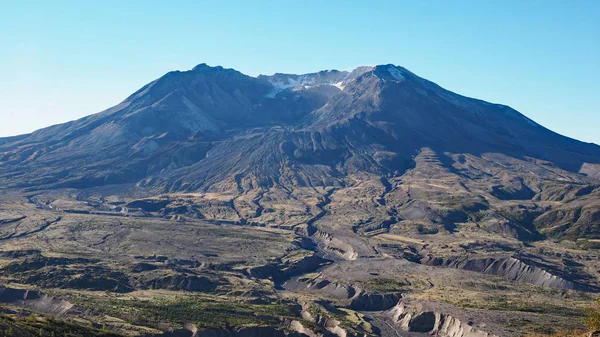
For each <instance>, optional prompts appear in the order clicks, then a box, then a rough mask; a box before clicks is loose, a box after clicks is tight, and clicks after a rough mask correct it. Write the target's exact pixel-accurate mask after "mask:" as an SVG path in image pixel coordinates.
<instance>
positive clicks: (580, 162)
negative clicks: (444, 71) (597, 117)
mask: <svg viewBox="0 0 600 337" xmlns="http://www.w3.org/2000/svg"><path fill="white" fill-rule="evenodd" d="M599 179H600V146H598V145H595V144H588V143H582V142H579V141H577V140H574V139H570V138H567V137H564V136H561V135H559V134H556V133H554V132H552V131H550V130H547V129H545V128H544V127H542V126H541V125H539V124H537V123H535V122H534V121H532V120H530V119H529V118H527V117H525V116H524V115H522V114H520V113H519V112H517V111H515V110H513V109H511V108H510V107H508V106H504V105H500V104H492V103H488V102H484V101H480V100H476V99H472V98H468V97H464V96H460V95H458V94H455V93H452V92H450V91H448V90H446V89H443V88H441V87H439V86H437V85H436V84H434V83H432V82H429V81H427V80H425V79H422V78H420V77H418V76H417V75H415V74H413V73H411V72H410V71H408V70H407V69H405V68H402V67H397V66H394V65H380V66H374V67H360V68H357V69H355V70H354V71H351V72H345V71H336V70H331V71H321V72H317V73H312V74H304V75H292V74H275V75H272V76H265V75H261V76H258V77H250V76H246V75H244V74H242V73H240V72H238V71H235V70H232V69H224V68H222V67H210V66H207V65H205V64H201V65H198V66H197V67H195V68H194V69H193V70H190V71H184V72H180V71H175V72H171V73H168V74H166V75H165V76H163V77H161V78H159V79H157V80H156V81H154V82H152V83H149V84H148V85H146V86H144V87H143V88H141V89H140V90H138V91H137V92H136V93H134V94H133V95H131V96H130V97H128V98H127V99H126V100H125V101H123V102H122V103H121V104H119V105H117V106H115V107H112V108H110V109H108V110H105V111H103V112H100V113H98V114H94V115H90V116H89V117H86V118H83V119H80V120H77V121H73V122H69V123H66V124H62V125H56V126H51V127H49V128H46V129H42V130H39V131H36V132H34V133H32V134H29V135H23V136H18V137H11V138H0V190H1V192H2V195H1V196H0V284H2V287H1V288H0V308H2V312H3V314H2V315H3V316H2V317H0V318H1V319H0V327H3V328H4V329H5V331H8V329H9V328H8V327H9V326H10V327H11V329H12V331H13V332H12V335H14V336H33V335H38V336H39V334H38V333H41V334H45V333H48V335H50V331H51V330H52V329H55V330H56V329H63V328H64V329H71V330H70V331H71V332H72V333H73V335H74V336H76V335H77V334H79V335H86V333H87V335H89V336H92V335H93V336H96V335H97V336H113V335H114V336H116V335H130V336H162V335H164V336H248V337H252V336H286V335H290V336H300V335H305V336H311V337H312V336H332V335H335V336H339V337H346V336H424V335H426V334H429V335H431V334H434V335H439V336H444V337H446V336H447V337H471V336H473V337H479V336H520V335H523V334H528V333H551V332H555V331H561V330H563V329H574V328H578V327H581V325H582V321H581V319H582V317H584V315H585V309H586V308H587V307H588V306H589V305H590V304H591V303H592V302H593V301H594V299H595V298H596V297H597V293H598V292H599V291H600V282H599V279H598V271H599V270H600V261H599V259H598V258H599V250H598V249H600V231H599V230H598V229H599V228H600V180H599ZM82 329H83V330H82ZM86 329H87V330H86ZM39 331H43V332H39ZM56 331H67V330H56ZM87 335H86V336H87ZM0 336H1V335H0Z"/></svg>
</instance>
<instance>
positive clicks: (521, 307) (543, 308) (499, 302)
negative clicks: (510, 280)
mask: <svg viewBox="0 0 600 337" xmlns="http://www.w3.org/2000/svg"><path fill="white" fill-rule="evenodd" d="M458 305H460V306H462V307H464V308H473V309H486V310H498V311H518V312H531V313H536V314H548V315H556V316H562V317H583V316H584V313H585V311H584V310H583V309H579V308H574V307H567V306H560V305H553V304H550V303H535V302H522V301H511V300H507V299H506V298H504V297H499V296H494V297H488V298H486V299H485V300H484V301H483V302H472V301H468V300H461V301H459V302H458Z"/></svg>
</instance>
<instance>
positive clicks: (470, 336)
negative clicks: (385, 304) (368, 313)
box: [386, 302, 497, 337]
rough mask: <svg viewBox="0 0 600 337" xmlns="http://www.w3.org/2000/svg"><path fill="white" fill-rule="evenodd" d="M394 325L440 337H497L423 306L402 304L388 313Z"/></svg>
mask: <svg viewBox="0 0 600 337" xmlns="http://www.w3.org/2000/svg"><path fill="white" fill-rule="evenodd" d="M386 315H387V316H388V317H389V318H390V319H391V320H392V322H393V323H395V324H396V325H398V326H400V327H401V328H402V329H403V330H405V331H410V332H420V333H427V334H429V335H435V336H440V337H497V336H496V335H493V334H491V333H488V332H485V331H482V330H479V329H477V328H475V327H473V326H471V325H469V324H467V323H466V322H463V321H461V320H460V319H457V318H455V317H453V316H451V315H446V314H443V313H440V312H437V311H431V310H426V309H424V308H423V307H422V306H420V305H417V306H415V307H408V306H407V305H406V304H405V303H403V302H400V303H398V304H397V305H396V306H394V307H393V308H392V309H390V310H389V311H387V312H386Z"/></svg>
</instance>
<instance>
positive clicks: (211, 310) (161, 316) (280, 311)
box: [76, 296, 297, 330]
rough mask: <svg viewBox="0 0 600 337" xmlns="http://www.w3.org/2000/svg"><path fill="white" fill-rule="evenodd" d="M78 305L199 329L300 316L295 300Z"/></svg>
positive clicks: (193, 298)
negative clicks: (193, 324) (280, 301)
mask: <svg viewBox="0 0 600 337" xmlns="http://www.w3.org/2000/svg"><path fill="white" fill-rule="evenodd" d="M76 302H79V303H77V304H78V305H81V306H83V307H86V308H87V309H89V310H91V311H93V312H97V313H102V314H105V315H108V316H113V317H119V318H122V319H124V320H126V321H128V322H129V323H132V324H135V325H143V326H155V325H156V324H157V323H161V322H165V323H170V324H173V325H175V326H177V325H182V324H183V323H195V324H196V325H197V326H198V328H199V329H201V330H206V329H217V328H230V327H244V326H277V325H279V324H280V322H281V319H280V318H297V314H295V311H297V308H296V305H295V304H293V303H291V302H290V303H269V304H250V303H244V302H237V301H235V300H227V301H225V300H222V299H219V298H208V297H199V296H190V297H186V298H183V297H181V298H172V299H155V300H152V301H151V300H139V299H121V298H106V299H94V300H89V299H82V298H81V299H79V300H76Z"/></svg>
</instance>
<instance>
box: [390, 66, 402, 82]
mask: <svg viewBox="0 0 600 337" xmlns="http://www.w3.org/2000/svg"><path fill="white" fill-rule="evenodd" d="M387 70H388V72H389V73H390V75H392V77H393V78H394V79H395V80H396V81H404V76H403V75H402V71H400V69H398V68H396V67H394V66H389V67H388V69H387Z"/></svg>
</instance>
